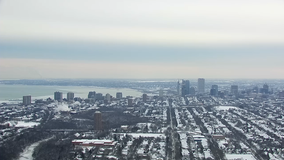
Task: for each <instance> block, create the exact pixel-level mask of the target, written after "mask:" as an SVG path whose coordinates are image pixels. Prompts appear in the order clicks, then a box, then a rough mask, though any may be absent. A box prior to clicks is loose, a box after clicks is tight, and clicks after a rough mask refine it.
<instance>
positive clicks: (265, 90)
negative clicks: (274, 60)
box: [263, 83, 269, 94]
mask: <svg viewBox="0 0 284 160" xmlns="http://www.w3.org/2000/svg"><path fill="white" fill-rule="evenodd" d="M263 93H265V94H268V93H269V86H268V84H266V83H265V84H264V85H263Z"/></svg>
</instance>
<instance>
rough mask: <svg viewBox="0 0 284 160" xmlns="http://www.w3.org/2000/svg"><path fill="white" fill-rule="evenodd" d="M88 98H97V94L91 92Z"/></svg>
mask: <svg viewBox="0 0 284 160" xmlns="http://www.w3.org/2000/svg"><path fill="white" fill-rule="evenodd" d="M88 98H96V92H95V91H90V92H89V94H88Z"/></svg>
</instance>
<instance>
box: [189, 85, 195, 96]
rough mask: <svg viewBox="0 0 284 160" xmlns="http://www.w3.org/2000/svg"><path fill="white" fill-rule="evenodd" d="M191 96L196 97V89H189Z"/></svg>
mask: <svg viewBox="0 0 284 160" xmlns="http://www.w3.org/2000/svg"><path fill="white" fill-rule="evenodd" d="M189 94H191V95H195V88H194V87H190V88H189Z"/></svg>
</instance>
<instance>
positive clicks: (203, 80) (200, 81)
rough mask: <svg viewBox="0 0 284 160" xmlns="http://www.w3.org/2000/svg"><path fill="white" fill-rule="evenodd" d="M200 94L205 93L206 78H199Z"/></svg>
mask: <svg viewBox="0 0 284 160" xmlns="http://www.w3.org/2000/svg"><path fill="white" fill-rule="evenodd" d="M197 89H198V94H202V93H205V79H204V78H198V88H197Z"/></svg>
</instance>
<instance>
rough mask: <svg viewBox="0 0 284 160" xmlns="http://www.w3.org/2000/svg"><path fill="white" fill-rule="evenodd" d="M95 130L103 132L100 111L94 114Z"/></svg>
mask: <svg viewBox="0 0 284 160" xmlns="http://www.w3.org/2000/svg"><path fill="white" fill-rule="evenodd" d="M95 130H97V131H101V130H103V122H102V113H101V112H100V111H96V112H95Z"/></svg>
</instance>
